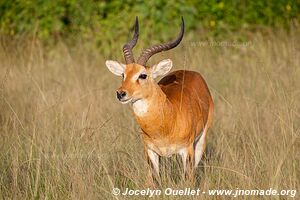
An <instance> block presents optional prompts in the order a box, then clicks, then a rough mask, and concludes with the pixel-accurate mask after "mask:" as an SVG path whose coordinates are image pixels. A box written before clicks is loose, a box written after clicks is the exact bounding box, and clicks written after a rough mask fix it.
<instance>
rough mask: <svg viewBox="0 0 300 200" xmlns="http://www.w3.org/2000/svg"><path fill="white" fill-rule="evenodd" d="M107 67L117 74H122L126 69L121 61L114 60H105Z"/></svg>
mask: <svg viewBox="0 0 300 200" xmlns="http://www.w3.org/2000/svg"><path fill="white" fill-rule="evenodd" d="M105 64H106V67H107V68H108V69H109V71H111V72H112V73H113V74H115V75H117V76H122V74H123V73H124V71H125V66H126V65H124V64H122V63H119V62H117V61H113V60H107V61H106V62H105Z"/></svg>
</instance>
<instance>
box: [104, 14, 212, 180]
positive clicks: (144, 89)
mask: <svg viewBox="0 0 300 200" xmlns="http://www.w3.org/2000/svg"><path fill="white" fill-rule="evenodd" d="M138 29H139V26H138V19H136V24H135V34H134V36H133V38H132V40H131V42H129V43H127V44H125V45H124V47H123V52H124V55H125V60H126V65H125V64H121V63H118V62H116V61H111V60H108V61H106V65H107V67H108V69H109V70H110V71H111V72H112V73H114V74H116V75H118V76H122V77H123V82H122V86H121V87H120V88H119V89H118V90H117V98H118V99H119V100H120V102H121V103H123V104H126V103H131V104H132V108H133V113H134V115H135V118H136V120H137V122H138V124H139V125H140V127H141V130H142V138H143V142H144V148H145V155H146V158H147V161H148V162H149V164H150V166H151V167H152V168H153V169H154V172H155V173H154V175H156V176H157V177H159V157H160V156H167V157H169V156H171V155H173V154H180V155H181V157H182V161H183V168H184V172H185V173H186V174H188V175H192V174H193V173H192V172H193V169H194V168H196V167H197V165H198V163H199V162H200V160H201V157H202V155H203V152H204V149H205V141H206V136H207V131H208V128H209V127H210V124H211V121H212V113H213V108H214V106H213V101H212V98H211V95H210V92H209V89H208V87H207V85H206V83H205V81H204V79H203V78H202V76H201V75H200V74H199V73H197V72H194V71H187V70H179V71H174V72H172V73H170V74H168V75H166V76H165V77H164V78H162V79H161V80H160V81H159V82H158V83H156V82H155V81H154V79H155V78H156V77H159V76H163V75H165V74H167V73H168V72H169V71H170V70H171V68H172V61H171V60H169V59H166V60H162V61H161V62H159V63H158V64H157V65H154V66H153V67H148V66H146V62H147V60H148V59H149V58H150V57H151V56H152V55H154V54H155V53H158V52H161V51H166V50H169V49H171V48H174V47H176V46H177V45H178V44H179V43H180V41H181V40H182V37H183V33H184V21H183V18H182V25H181V32H180V34H179V36H178V37H177V39H175V40H174V41H171V42H169V43H166V44H162V45H155V46H153V47H151V48H149V49H146V50H144V51H143V53H142V55H141V56H140V57H139V59H138V61H137V62H135V61H134V58H133V55H132V48H133V47H134V46H135V44H136V42H137V38H138ZM149 176H151V177H152V172H151V171H150V172H149Z"/></svg>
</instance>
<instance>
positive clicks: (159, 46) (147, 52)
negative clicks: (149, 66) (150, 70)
mask: <svg viewBox="0 0 300 200" xmlns="http://www.w3.org/2000/svg"><path fill="white" fill-rule="evenodd" d="M183 34H184V20H183V17H181V30H180V33H179V35H178V37H177V38H176V39H175V40H173V41H171V42H168V43H165V44H157V45H154V46H152V47H150V48H148V49H145V50H144V51H143V52H142V54H141V56H140V57H139V58H138V61H137V63H138V64H140V65H143V66H145V64H146V63H147V61H148V60H149V58H150V57H151V56H153V55H154V54H156V53H159V52H161V51H167V50H169V49H172V48H174V47H176V46H177V45H178V44H179V43H180V42H181V40H182V38H183Z"/></svg>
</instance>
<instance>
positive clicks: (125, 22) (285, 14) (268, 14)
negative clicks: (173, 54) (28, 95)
mask: <svg viewBox="0 0 300 200" xmlns="http://www.w3.org/2000/svg"><path fill="white" fill-rule="evenodd" d="M135 16H139V19H140V33H141V34H140V37H141V38H143V39H145V40H146V42H147V41H148V40H149V39H150V40H152V42H153V40H154V41H155V42H158V41H164V40H168V39H170V38H173V37H174V36H175V35H176V34H177V32H178V30H179V25H180V16H184V18H185V22H186V28H187V30H188V31H189V32H194V33H196V31H197V30H207V32H208V34H213V35H222V34H225V33H228V32H230V33H232V32H234V31H237V30H240V29H249V30H251V29H254V28H257V27H260V26H263V27H265V26H266V27H278V26H280V27H286V28H288V27H289V25H290V23H291V22H293V21H298V20H299V19H300V1H299V0H290V1H286V0H258V1H255V0H243V1H235V0H221V1H220V0H187V1H184V0H155V1H142V0H137V1H134V0H123V1H120V0H111V1H108V0H14V1H12V0H0V33H1V35H7V36H13V37H16V36H34V37H37V38H39V39H41V40H44V41H53V40H54V41H55V40H56V39H58V38H59V39H60V38H63V39H71V40H72V39H78V38H80V39H84V40H85V41H89V40H90V41H93V42H95V44H97V46H100V47H107V46H110V45H112V44H113V43H115V41H116V40H120V41H126V40H127V39H128V38H129V37H130V35H131V33H130V29H131V28H132V26H133V23H134V19H135ZM174 34H175V35H174Z"/></svg>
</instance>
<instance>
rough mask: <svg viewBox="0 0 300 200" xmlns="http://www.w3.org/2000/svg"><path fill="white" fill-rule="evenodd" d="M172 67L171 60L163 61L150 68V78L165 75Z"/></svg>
mask: <svg viewBox="0 0 300 200" xmlns="http://www.w3.org/2000/svg"><path fill="white" fill-rule="evenodd" d="M172 67H173V63H172V60H170V59H165V60H162V61H160V62H159V63H158V64H157V65H154V66H153V67H152V78H156V77H159V76H163V75H165V74H167V73H168V72H169V71H170V70H171V69H172Z"/></svg>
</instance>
